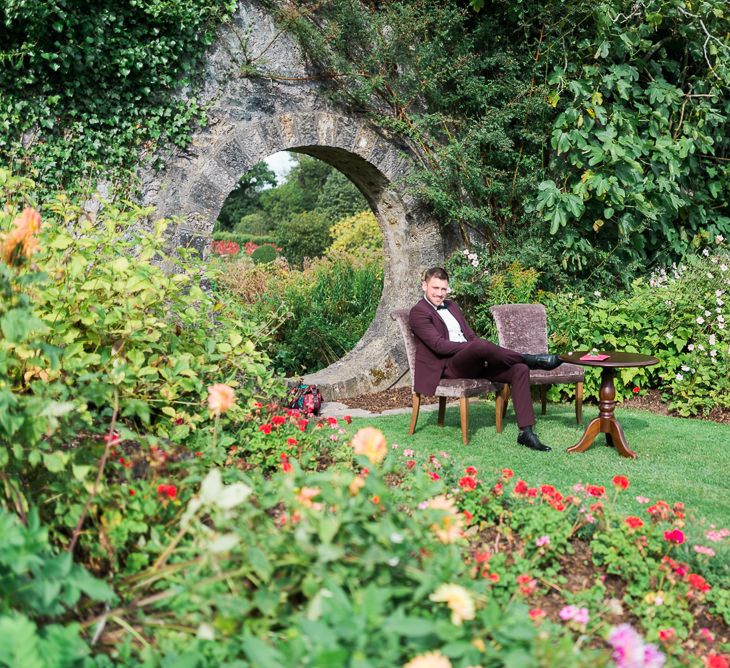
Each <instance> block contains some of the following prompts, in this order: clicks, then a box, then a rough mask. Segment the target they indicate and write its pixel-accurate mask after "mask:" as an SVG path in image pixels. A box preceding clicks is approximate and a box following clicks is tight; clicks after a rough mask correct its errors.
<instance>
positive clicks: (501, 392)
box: [390, 309, 509, 445]
mask: <svg viewBox="0 0 730 668" xmlns="http://www.w3.org/2000/svg"><path fill="white" fill-rule="evenodd" d="M409 313H410V309H398V310H396V311H392V312H391V314H390V317H391V318H392V319H393V320H395V321H396V322H397V323H398V326H399V327H400V331H401V334H403V341H404V343H405V346H406V355H407V357H408V366H409V368H410V370H411V389H413V375H414V369H415V368H416V340H415V334H413V331H412V330H411V326H410V325H409V324H408V314H409ZM490 392H494V393H496V415H497V420H496V422H497V433H498V434H500V433H502V417H503V415H504V402H505V400H506V399H507V397H508V396H509V389H508V386H507V385H505V384H504V383H497V382H492V381H491V380H486V379H482V378H444V379H442V380H441V382H440V383H439V385H438V387H437V388H436V396H437V397H438V398H439V414H438V425H439V427H443V426H444V417H445V415H446V399H447V398H449V397H452V398H454V399H458V400H459V415H460V418H461V441H462V443H464V445H467V444H468V443H469V397H478V396H483V395H485V394H488V393H490ZM420 409H421V395H420V394H419V393H417V392H413V410H412V412H411V425H410V427H409V429H408V434H409V435H410V434H413V432H414V431H415V430H416V422H418V412H419V411H420Z"/></svg>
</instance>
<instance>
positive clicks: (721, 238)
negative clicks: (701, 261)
mask: <svg viewBox="0 0 730 668" xmlns="http://www.w3.org/2000/svg"><path fill="white" fill-rule="evenodd" d="M723 241H725V237H723V236H722V234H718V235H717V236H716V237H715V243H716V244H721V243H722V242H723Z"/></svg>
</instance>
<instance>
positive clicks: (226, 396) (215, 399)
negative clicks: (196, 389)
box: [208, 383, 236, 415]
mask: <svg viewBox="0 0 730 668" xmlns="http://www.w3.org/2000/svg"><path fill="white" fill-rule="evenodd" d="M235 403H236V396H235V393H234V392H233V388H232V387H229V386H228V385H225V384H223V383H216V384H215V385H211V386H210V387H209V388H208V408H209V409H210V411H211V413H213V415H220V414H221V413H225V412H226V411H227V410H228V409H229V408H231V407H232V406H233V405H234V404H235Z"/></svg>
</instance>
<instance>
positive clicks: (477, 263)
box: [471, 260, 479, 267]
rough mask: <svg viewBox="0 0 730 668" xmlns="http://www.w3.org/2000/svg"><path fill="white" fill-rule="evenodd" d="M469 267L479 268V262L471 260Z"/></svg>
mask: <svg viewBox="0 0 730 668" xmlns="http://www.w3.org/2000/svg"><path fill="white" fill-rule="evenodd" d="M471 266H472V267H478V266H479V261H478V260H472V263H471Z"/></svg>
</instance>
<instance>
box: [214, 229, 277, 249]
mask: <svg viewBox="0 0 730 668" xmlns="http://www.w3.org/2000/svg"><path fill="white" fill-rule="evenodd" d="M212 238H213V240H214V241H235V242H236V243H237V244H239V246H241V248H243V247H244V246H245V245H246V243H248V242H252V243H254V244H257V245H259V246H261V245H263V244H272V243H274V237H273V236H271V235H268V234H259V235H256V234H243V233H239V232H213V235H212Z"/></svg>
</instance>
